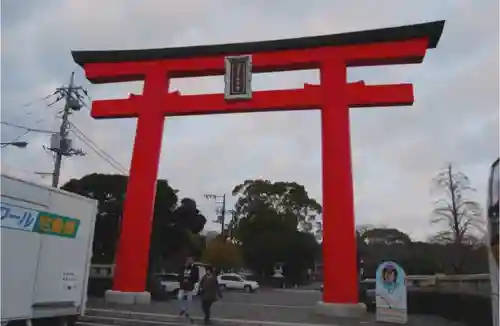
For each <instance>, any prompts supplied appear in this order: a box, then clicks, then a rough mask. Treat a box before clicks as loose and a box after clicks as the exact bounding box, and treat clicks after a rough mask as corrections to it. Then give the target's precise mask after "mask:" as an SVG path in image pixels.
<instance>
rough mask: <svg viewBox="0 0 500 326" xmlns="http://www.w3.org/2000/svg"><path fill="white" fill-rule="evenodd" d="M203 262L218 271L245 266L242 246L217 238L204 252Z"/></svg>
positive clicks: (209, 243) (208, 244)
mask: <svg viewBox="0 0 500 326" xmlns="http://www.w3.org/2000/svg"><path fill="white" fill-rule="evenodd" d="M202 261H203V262H205V263H207V264H210V265H212V266H213V267H215V268H216V269H221V270H229V269H238V268H241V267H242V266H243V258H242V255H241V250H240V246H239V245H238V244H235V243H232V242H230V241H224V239H222V238H221V237H216V238H214V239H212V240H211V241H209V242H208V243H207V245H206V248H205V250H204V251H203V256H202Z"/></svg>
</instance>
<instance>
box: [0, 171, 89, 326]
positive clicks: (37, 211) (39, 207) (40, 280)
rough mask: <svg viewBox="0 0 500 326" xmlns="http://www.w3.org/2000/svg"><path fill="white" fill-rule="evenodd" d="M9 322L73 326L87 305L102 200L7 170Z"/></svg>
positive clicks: (4, 318)
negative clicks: (46, 184)
mask: <svg viewBox="0 0 500 326" xmlns="http://www.w3.org/2000/svg"><path fill="white" fill-rule="evenodd" d="M0 211H1V224H0V226H1V228H0V229H1V248H0V250H1V256H0V257H1V265H0V270H1V280H2V282H1V304H0V305H1V315H0V321H1V324H2V326H3V325H8V326H10V325H23V324H24V325H28V326H31V325H32V324H34V325H44V326H45V325H58V326H59V325H71V324H73V323H75V322H76V319H77V317H78V316H79V315H81V314H83V312H84V310H85V304H86V298H87V282H88V275H89V268H90V259H91V256H92V240H93V234H94V222H95V217H96V214H97V201H95V200H92V199H89V198H85V197H82V196H79V195H76V194H73V193H69V192H66V191H63V190H59V189H56V188H52V187H47V186H42V185H38V184H35V183H31V182H27V181H23V180H20V179H17V178H14V177H10V176H6V175H3V174H2V175H1V206H0Z"/></svg>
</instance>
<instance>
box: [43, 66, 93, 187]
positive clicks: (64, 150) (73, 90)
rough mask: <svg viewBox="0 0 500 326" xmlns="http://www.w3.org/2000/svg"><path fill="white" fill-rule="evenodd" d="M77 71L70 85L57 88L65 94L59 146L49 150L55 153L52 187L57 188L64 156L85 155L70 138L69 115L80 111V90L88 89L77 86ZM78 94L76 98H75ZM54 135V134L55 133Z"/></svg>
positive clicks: (57, 140)
mask: <svg viewBox="0 0 500 326" xmlns="http://www.w3.org/2000/svg"><path fill="white" fill-rule="evenodd" d="M74 83H75V73H74V72H72V73H71V78H70V82H69V85H68V87H61V88H58V89H57V92H59V93H63V94H64V95H65V103H64V110H63V114H62V121H61V127H60V128H59V134H58V137H57V138H56V142H58V143H59V144H58V146H57V145H56V147H54V146H51V147H52V148H50V149H49V150H51V151H53V152H54V153H55V154H56V155H55V163H54V172H53V173H52V187H55V188H57V186H58V184H59V177H60V175H61V164H62V159H63V156H73V155H80V156H83V155H85V154H84V153H83V152H82V151H81V150H79V149H73V148H71V143H70V139H68V130H69V116H70V114H71V111H72V110H73V111H79V110H80V109H81V104H80V97H79V94H78V91H83V92H85V93H86V91H85V90H84V89H83V88H82V87H75V85H74ZM73 95H76V98H73ZM53 136H54V135H53Z"/></svg>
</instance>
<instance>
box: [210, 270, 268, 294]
mask: <svg viewBox="0 0 500 326" xmlns="http://www.w3.org/2000/svg"><path fill="white" fill-rule="evenodd" d="M217 280H218V282H219V284H220V286H221V287H223V288H224V289H228V290H244V291H245V292H247V293H249V292H254V291H255V290H257V289H258V288H259V287H260V286H259V283H258V282H256V281H250V280H247V279H246V277H245V276H243V275H240V274H236V273H227V274H221V275H219V276H218V277H217Z"/></svg>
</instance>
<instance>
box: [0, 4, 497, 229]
mask: <svg viewBox="0 0 500 326" xmlns="http://www.w3.org/2000/svg"><path fill="white" fill-rule="evenodd" d="M1 5H2V7H1V9H2V14H1V18H2V21H1V27H2V47H1V51H2V52H1V55H2V56H1V63H2V73H1V75H2V85H1V87H2V94H1V95H2V96H1V100H2V102H1V104H2V113H1V118H2V121H4V122H5V121H6V122H10V123H15V124H21V125H24V126H28V127H32V128H41V129H51V130H56V128H57V126H58V123H59V120H58V119H57V118H56V114H57V112H58V110H60V109H61V108H62V102H60V103H58V104H56V105H53V106H52V107H47V104H49V103H50V102H49V101H43V100H38V99H40V98H42V97H44V96H46V95H49V94H51V93H52V92H54V90H55V88H56V87H60V86H62V85H64V84H67V83H68V80H69V76H70V74H71V72H72V71H76V81H77V83H78V84H79V85H82V86H84V87H85V88H87V89H88V90H89V95H90V96H91V98H92V99H106V98H121V97H126V96H127V95H128V93H129V92H135V93H140V92H141V87H142V84H141V83H127V84H107V85H91V84H89V83H88V82H87V81H86V79H85V76H84V74H83V71H82V70H81V68H80V67H78V66H77V65H76V64H75V63H74V62H73V60H72V57H71V54H70V51H71V50H76V49H79V50H91V49H102V50H105V49H135V48H137V49H142V48H156V47H175V46H185V45H197V44H217V43H227V42H242V41H258V40H267V39H280V38H290V37H300V36H312V35H319V34H331V33H342V32H348V31H355V30H364V29H375V28H381V27H390V26H398V25H406V24H415V23H421V22H427V21H434V20H441V19H445V20H446V25H445V28H444V32H443V36H442V38H441V41H440V43H439V45H438V47H437V49H435V50H430V51H428V52H427V55H426V58H425V60H424V62H423V64H420V65H406V66H392V67H376V68H356V69H350V70H349V76H348V77H349V80H350V81H356V80H361V79H364V80H365V81H366V82H367V83H400V82H411V83H413V84H414V85H415V86H414V87H415V104H414V105H413V106H412V107H392V108H356V109H351V134H352V136H351V139H352V141H351V144H352V152H353V166H354V183H355V185H354V186H355V198H356V200H355V201H356V223H357V224H366V223H369V224H376V225H387V226H393V227H396V228H399V229H401V230H403V231H405V232H408V233H409V234H410V235H411V236H412V237H413V238H416V239H423V238H425V237H426V236H427V235H429V234H431V233H432V232H434V231H435V229H433V228H431V227H430V226H429V216H430V213H431V211H432V202H433V197H431V194H430V190H429V188H430V181H431V179H432V177H433V176H434V175H435V174H436V172H437V171H438V170H439V169H440V168H442V167H443V166H444V165H445V164H446V163H447V162H453V163H454V164H455V165H456V167H457V168H458V169H460V170H461V171H463V172H464V173H466V174H467V175H468V176H469V177H470V179H471V181H472V183H473V185H474V186H475V187H476V188H477V189H478V191H477V194H476V195H475V196H476V199H477V200H479V201H480V203H484V202H485V200H486V183H487V177H488V170H489V166H490V165H491V163H492V162H493V160H494V159H495V158H496V157H498V155H499V153H498V146H499V144H498V130H499V111H498V104H499V103H498V87H499V85H498V69H499V67H498V37H499V35H498V1H497V0H481V1H470V0H468V1H467V0H449V1H448V0H439V1H436V0H418V1H416V0H414V1H401V0H390V1H389V0H377V1H358V0H350V1H345V0H324V1H323V0H315V1H301V0H296V1H295V0H293V1H292V0H290V1H285V0H282V1H265V0H252V1H244V0H239V1H238V0H233V1H226V0H212V1H209V0H199V1H194V0H191V1H185V0H184V1H182V0H176V1H174V0H169V1H162V0H157V1H153V0H149V1H139V0H133V1H132V0H131V1H128V0H127V1H125V0H116V1H111V0H106V1H94V0H92V1H91V0H86V1H63V0H44V1H40V0H2V1H1ZM318 81H319V80H318V73H317V72H316V71H305V72H293V73H277V74H266V75H257V76H255V77H254V84H253V85H254V90H262V89H277V88H282V89H283V88H296V87H301V86H302V85H303V83H305V82H318ZM171 89H178V90H180V91H181V92H182V93H185V94H194V93H200V94H201V93H221V92H223V77H213V78H212V77H211V78H202V79H184V80H174V81H173V83H172V84H171ZM33 101H34V102H33ZM28 103H32V104H31V105H26V104H28ZM71 120H72V121H73V122H74V123H75V125H76V126H77V127H78V128H79V129H80V130H81V131H83V132H84V133H85V135H86V136H88V137H89V138H90V139H92V140H93V141H94V142H95V143H97V144H98V145H99V147H101V148H102V149H104V150H105V151H106V152H107V153H108V154H110V155H111V156H113V157H114V158H115V159H116V160H117V161H119V162H120V163H121V165H123V166H125V167H126V168H127V169H128V167H129V163H130V158H131V153H132V143H133V137H134V131H135V124H136V122H135V120H134V119H123V120H93V119H92V118H91V117H90V114H89V111H88V110H87V109H83V110H82V111H80V112H78V113H76V114H74V115H73V116H72V117H71ZM167 120H168V121H166V125H165V133H164V137H163V152H162V156H161V162H160V169H159V178H166V179H168V180H169V182H170V184H171V185H172V186H173V187H174V188H177V189H179V190H180V196H187V197H192V198H194V199H195V200H196V201H197V202H198V204H199V206H200V208H201V210H202V211H203V213H204V214H205V215H206V216H207V218H208V220H210V221H211V220H213V219H214V217H215V214H214V209H215V205H214V204H213V203H210V202H207V201H206V200H205V199H204V198H203V194H205V193H215V194H223V193H227V194H229V193H230V192H231V190H232V188H233V187H234V186H235V185H237V184H238V183H241V182H243V181H244V180H245V179H250V178H259V177H262V178H266V179H270V180H275V181H296V182H298V183H301V184H303V185H305V186H306V188H307V190H308V191H309V193H310V195H311V196H313V197H315V198H316V199H318V200H319V201H321V151H320V147H321V138H320V115H319V111H303V112H280V113H255V114H233V115H215V116H197V117H176V118H169V119H167ZM23 133H24V131H23V130H20V129H16V128H12V127H8V126H4V125H2V130H1V138H2V141H9V140H12V139H15V138H16V137H19V136H20V135H22V134H23ZM20 139H22V140H26V141H28V142H29V146H28V147H27V148H25V149H18V148H11V147H5V148H3V149H2V154H1V155H2V157H1V159H2V171H3V172H8V173H10V174H14V175H16V176H20V177H23V178H26V179H30V180H36V181H37V182H40V183H45V184H50V178H40V177H39V176H38V175H36V174H35V173H34V172H51V170H52V166H53V162H52V157H51V156H50V155H49V154H47V153H46V152H45V151H44V150H43V149H42V145H44V144H45V145H46V144H48V140H49V139H48V135H46V134H39V133H28V134H27V135H25V136H23V137H21V138H20ZM74 146H75V147H80V148H82V149H83V150H84V151H86V152H87V153H88V154H87V156H85V157H73V158H70V159H66V160H65V161H64V163H63V170H62V180H61V181H62V182H66V181H67V180H69V179H70V178H79V177H82V176H84V175H86V174H89V173H92V172H100V173H116V172H117V171H116V170H115V169H114V168H113V167H111V166H110V165H109V164H108V163H106V162H105V161H104V160H103V159H101V158H100V157H99V156H97V155H96V154H94V153H93V152H92V151H91V150H90V149H88V148H87V146H86V145H85V144H84V143H82V142H81V141H79V140H78V139H75V141H74ZM230 203H231V204H232V203H234V200H230ZM216 227H217V226H216V225H215V224H213V223H211V222H210V223H209V224H208V226H207V228H209V229H213V228H216Z"/></svg>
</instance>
